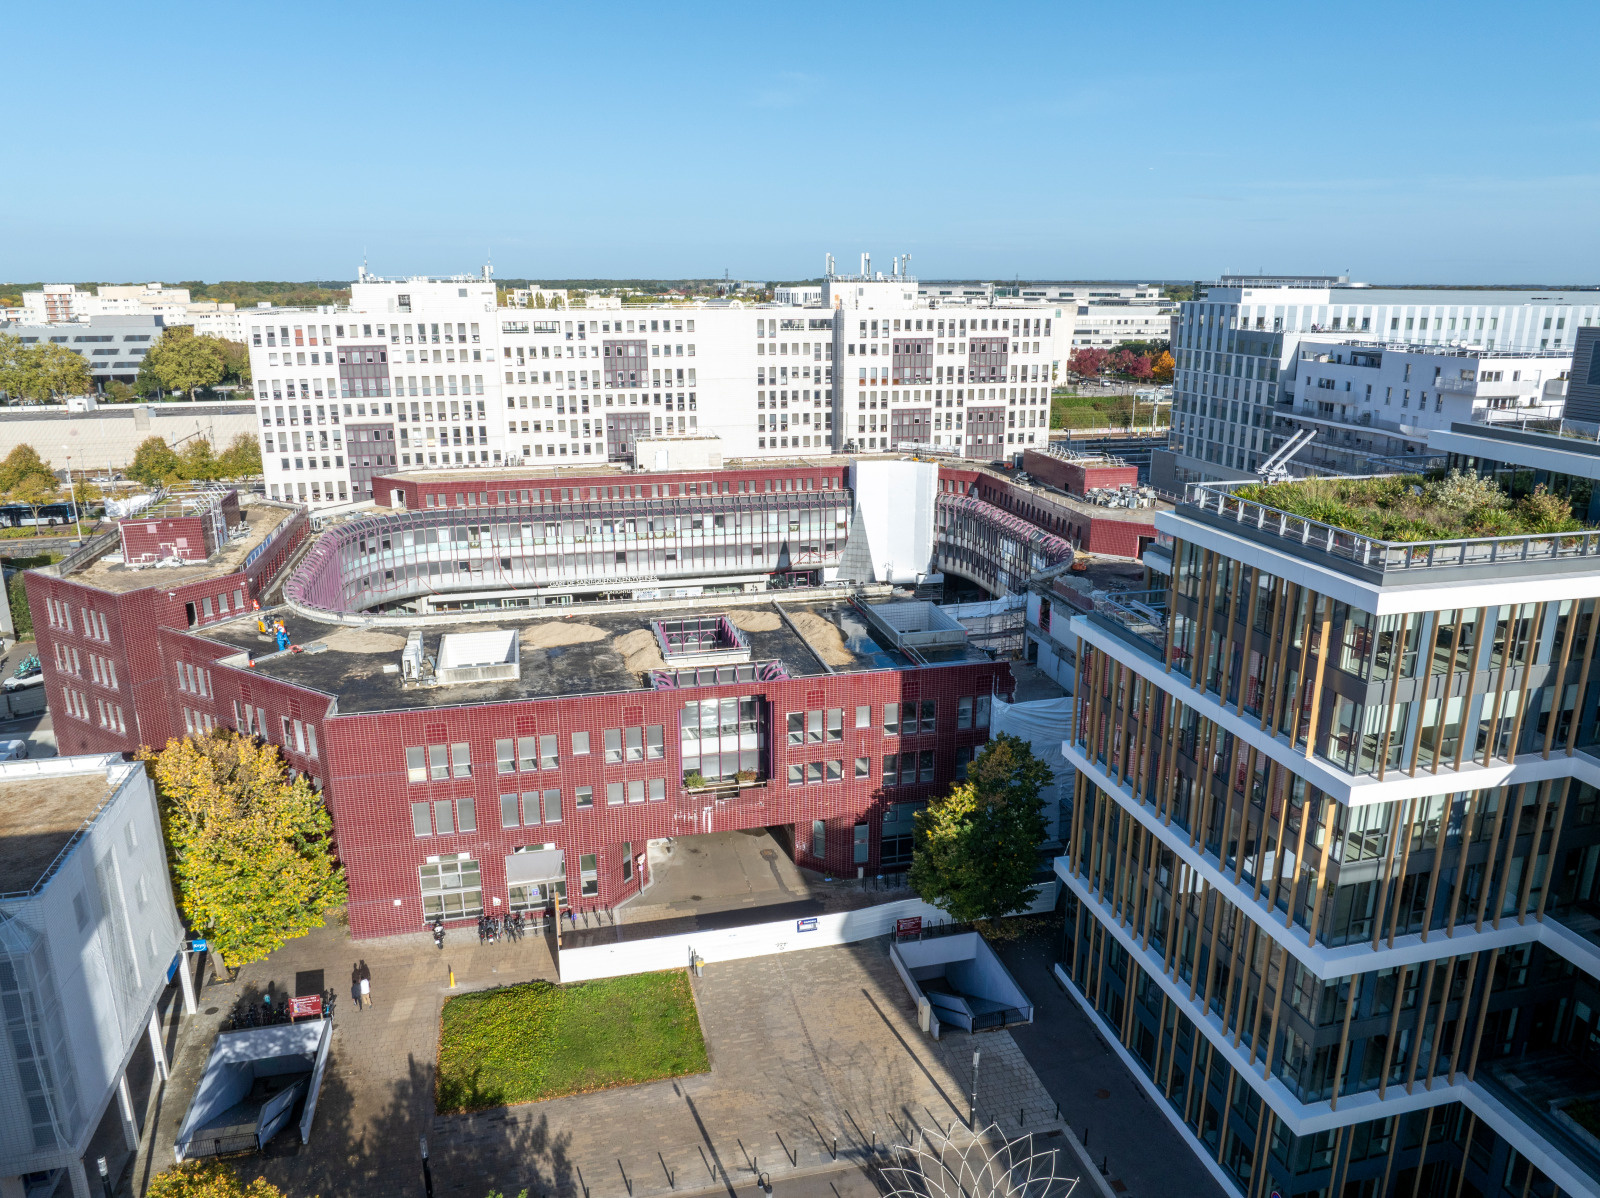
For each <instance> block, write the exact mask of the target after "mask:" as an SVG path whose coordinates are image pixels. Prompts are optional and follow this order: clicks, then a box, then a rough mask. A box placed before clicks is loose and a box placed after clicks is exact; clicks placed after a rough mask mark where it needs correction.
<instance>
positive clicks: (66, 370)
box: [0, 333, 94, 400]
mask: <svg viewBox="0 0 1600 1198" xmlns="http://www.w3.org/2000/svg"><path fill="white" fill-rule="evenodd" d="M92 390H94V378H93V376H92V375H91V374H90V373H89V364H88V363H87V362H85V361H84V360H83V359H82V358H81V357H79V356H78V355H77V354H75V353H73V352H72V351H71V350H70V349H68V348H67V347H66V346H64V345H57V344H56V343H55V342H53V341H41V342H36V343H35V344H33V345H24V344H23V343H22V341H21V339H20V338H17V337H11V336H7V335H6V334H4V333H0V391H3V392H4V393H5V394H6V395H8V396H10V397H11V398H12V399H14V400H15V399H36V400H48V399H53V398H55V397H57V396H64V395H82V394H84V393H85V392H88V391H92Z"/></svg>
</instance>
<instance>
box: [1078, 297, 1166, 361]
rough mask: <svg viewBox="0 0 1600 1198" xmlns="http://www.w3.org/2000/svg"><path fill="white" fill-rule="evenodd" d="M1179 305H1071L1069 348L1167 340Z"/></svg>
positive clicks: (1102, 346)
mask: <svg viewBox="0 0 1600 1198" xmlns="http://www.w3.org/2000/svg"><path fill="white" fill-rule="evenodd" d="M1177 310H1178V306H1177V305H1176V304H1170V303H1157V302H1153V301H1152V302H1149V303H1127V304H1119V303H1083V302H1079V303H1076V304H1074V305H1073V307H1072V311H1073V313H1074V316H1073V321H1072V349H1085V348H1089V347H1093V348H1095V349H1114V348H1115V347H1116V346H1118V345H1121V344H1122V343H1123V342H1124V341H1169V340H1171V338H1172V318H1173V316H1174V314H1175V313H1176V312H1177Z"/></svg>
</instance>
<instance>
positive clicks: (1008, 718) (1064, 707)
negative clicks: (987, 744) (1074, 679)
mask: <svg viewBox="0 0 1600 1198" xmlns="http://www.w3.org/2000/svg"><path fill="white" fill-rule="evenodd" d="M989 731H990V733H991V734H993V735H998V734H999V733H1001V732H1006V733H1009V734H1010V735H1012V736H1015V737H1016V738H1017V739H1018V740H1024V741H1027V742H1028V747H1029V748H1030V749H1031V750H1032V751H1033V755H1034V756H1035V757H1038V758H1039V759H1040V760H1042V761H1044V762H1046V763H1047V764H1048V765H1049V766H1050V768H1051V769H1052V770H1054V771H1055V775H1056V777H1055V782H1054V783H1053V784H1052V785H1050V786H1047V787H1046V788H1045V791H1044V815H1045V819H1047V820H1048V821H1049V822H1050V836H1051V837H1052V838H1053V839H1055V840H1060V839H1061V837H1062V828H1061V820H1062V817H1063V815H1064V814H1065V812H1066V810H1067V804H1068V803H1070V802H1071V800H1072V783H1073V769H1072V767H1071V766H1070V765H1068V764H1067V759H1066V758H1065V757H1063V756H1062V754H1061V742H1062V741H1064V740H1067V739H1069V738H1070V737H1071V736H1072V700H1071V699H1070V698H1062V699H1035V700H1034V701H1033V702H1031V703H1007V702H1006V701H1005V700H1003V699H998V698H997V699H995V701H994V710H993V714H992V715H991V716H990V717H989Z"/></svg>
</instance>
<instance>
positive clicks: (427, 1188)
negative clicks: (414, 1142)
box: [421, 1136, 433, 1198]
mask: <svg viewBox="0 0 1600 1198" xmlns="http://www.w3.org/2000/svg"><path fill="white" fill-rule="evenodd" d="M421 1143H422V1190H423V1193H424V1194H426V1195H427V1198H433V1171H432V1170H431V1169H429V1168H428V1137H427V1136H423V1137H421Z"/></svg>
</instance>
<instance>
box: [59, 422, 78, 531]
mask: <svg viewBox="0 0 1600 1198" xmlns="http://www.w3.org/2000/svg"><path fill="white" fill-rule="evenodd" d="M61 450H62V452H63V453H65V454H66V455H67V498H68V499H69V500H70V501H71V503H72V523H73V524H74V525H75V526H76V527H77V530H78V540H77V543H78V544H80V545H81V544H83V521H81V520H79V519H78V489H77V488H76V487H74V486H73V485H72V453H71V452H70V451H69V450H68V449H67V447H66V446H65V445H63V446H62V447H61Z"/></svg>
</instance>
